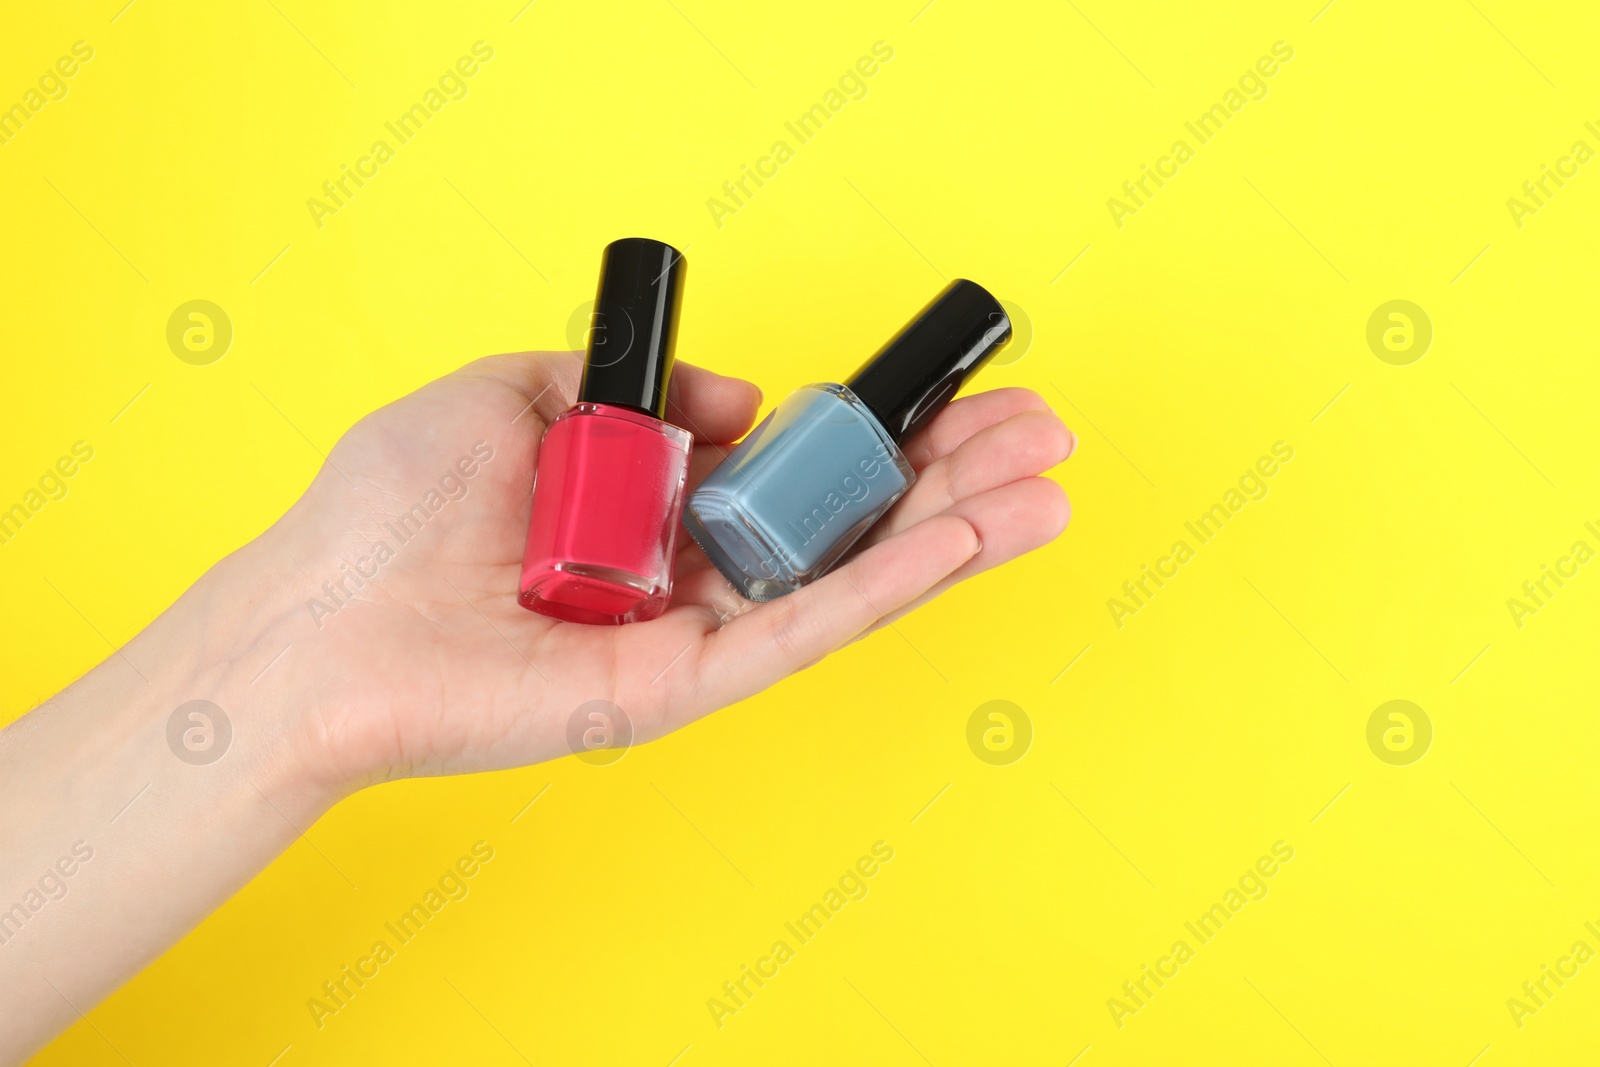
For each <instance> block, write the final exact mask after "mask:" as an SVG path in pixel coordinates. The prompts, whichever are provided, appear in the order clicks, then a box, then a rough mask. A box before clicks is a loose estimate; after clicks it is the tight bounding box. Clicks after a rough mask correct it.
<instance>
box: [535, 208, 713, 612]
mask: <svg viewBox="0 0 1600 1067" xmlns="http://www.w3.org/2000/svg"><path fill="white" fill-rule="evenodd" d="M685 273H686V266H685V263H684V259H683V255H682V253H680V252H678V251H677V249H675V248H673V247H671V246H670V245H666V244H662V243H661V242H660V241H651V240H648V239H646V238H642V237H630V238H626V239H624V240H621V241H614V242H612V243H611V244H610V245H607V246H606V250H605V255H604V257H603V259H602V261H601V266H600V288H599V292H598V293H597V294H596V295H595V306H594V325H593V329H592V330H591V331H590V334H589V346H588V352H587V354H586V356H585V358H584V364H583V381H582V384H581V385H580V386H579V387H578V402H577V403H576V404H574V405H573V406H572V407H570V408H568V409H567V410H566V411H564V412H562V413H561V414H560V415H559V416H557V417H556V419H555V421H553V422H552V423H551V424H550V428H549V430H548V431H546V433H545V436H544V442H543V443H542V444H541V445H540V446H539V463H538V470H537V473H536V475H535V480H534V486H533V516H532V518H531V520H530V521H529V524H528V544H527V549H526V551H525V552H524V553H523V557H522V581H521V583H520V596H519V598H518V600H519V602H520V603H521V604H522V606H523V607H525V608H527V609H529V610H530V611H537V612H539V613H540V614H543V615H549V616H551V617H552V618H556V619H561V620H563V621H566V622H582V623H595V624H610V625H615V624H618V623H624V622H643V621H645V620H647V619H653V618H655V617H656V616H657V615H660V614H661V613H662V612H663V611H665V610H666V607H667V602H668V600H669V599H670V598H671V596H672V567H673V562H674V556H675V554H676V549H677V531H678V524H679V519H680V517H681V515H682V513H683V498H684V482H685V479H686V478H687V476H688V472H689V445H690V441H691V440H692V438H691V436H690V434H689V433H688V432H687V431H685V430H683V429H681V428H679V427H677V426H674V425H672V424H671V423H669V422H667V421H665V415H666V410H667V381H668V378H669V376H670V375H671V371H672V357H673V347H674V344H675V342H676V339H677V319H678V308H679V306H680V304H681V303H682V299H683V279H684V274H685Z"/></svg>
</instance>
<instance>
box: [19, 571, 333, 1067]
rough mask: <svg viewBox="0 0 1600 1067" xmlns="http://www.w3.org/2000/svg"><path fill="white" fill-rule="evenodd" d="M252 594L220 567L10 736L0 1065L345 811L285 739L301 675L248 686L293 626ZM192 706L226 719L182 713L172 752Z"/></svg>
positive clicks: (263, 594)
mask: <svg viewBox="0 0 1600 1067" xmlns="http://www.w3.org/2000/svg"><path fill="white" fill-rule="evenodd" d="M246 551H249V550H246ZM252 580H253V579H252V578H251V577H250V574H249V566H248V563H247V562H246V561H241V560H240V559H239V558H238V557H237V556H236V557H231V558H230V559H229V560H225V561H223V563H221V564H219V565H218V566H217V567H216V568H214V569H213V570H212V572H210V573H209V574H207V575H206V576H205V577H204V578H202V579H201V580H200V582H198V583H196V585H195V586H194V587H193V588H192V589H190V590H189V592H188V593H186V594H185V595H184V596H183V598H181V599H180V600H179V601H178V602H177V603H176V604H174V605H173V606H172V608H170V609H169V610H168V611H167V612H165V613H164V614H162V615H161V616H160V617H159V618H158V619H157V620H156V621H155V622H153V623H152V624H151V625H150V626H149V627H148V628H146V629H145V630H144V631H143V632H142V633H140V634H139V635H138V636H137V637H135V638H134V639H133V640H132V641H131V642H129V644H128V645H127V646H126V647H124V648H123V649H121V650H120V651H119V652H117V653H114V654H113V655H112V656H111V657H110V658H109V659H107V660H106V661H105V662H103V663H101V664H100V665H99V666H97V667H96V668H94V669H93V670H92V671H90V672H89V673H88V674H87V675H85V676H84V677H83V678H81V679H80V680H79V681H77V682H76V683H74V684H73V685H72V686H71V687H70V688H68V689H67V690H65V691H64V692H63V693H61V694H60V695H59V696H57V697H56V698H54V699H53V700H51V701H49V702H48V703H46V704H45V705H44V706H42V707H40V708H38V709H36V710H34V711H33V712H31V713H29V714H28V715H26V716H24V717H23V718H22V719H20V720H18V721H17V722H16V723H14V724H13V725H12V726H10V727H9V728H7V729H6V730H4V731H0V811H3V812H5V818H4V820H3V823H0V1019H4V1020H5V1023H4V1025H3V1026H0V1063H11V1062H14V1061H19V1060H21V1059H22V1058H24V1057H25V1056H27V1055H28V1054H29V1053H31V1052H32V1051H34V1050H35V1049H36V1048H37V1047H38V1046H40V1045H42V1044H43V1043H44V1042H45V1041H47V1040H48V1039H49V1038H50V1037H51V1036H52V1035H54V1034H55V1033H57V1032H59V1031H60V1030H62V1029H64V1028H65V1027H66V1026H67V1025H70V1024H71V1023H72V1022H74V1021H76V1019H77V1018H78V1016H79V1014H80V1013H83V1012H87V1011H89V1009H90V1008H91V1007H92V1006H93V1005H95V1004H96V1003H98V1002H99V1001H100V1000H101V999H102V998H104V997H105V996H106V995H108V994H109V993H110V992H111V991H113V990H114V989H116V988H117V986H119V985H120V984H121V983H122V982H124V981H126V980H127V979H128V978H129V977H131V976H132V975H133V974H135V973H136V972H137V971H139V970H140V969H141V968H142V967H144V966H145V965H146V964H148V963H149V962H150V961H151V960H153V959H155V958H156V957H157V956H159V955H160V954H161V953H162V952H163V951H164V950H165V949H166V948H167V947H169V946H170V945H171V944H173V943H175V942H176V941H177V940H179V939H180V938H181V937H182V936H183V935H184V934H185V933H186V932H187V931H188V930H189V929H191V928H192V927H194V926H195V925H196V924H197V923H198V922H199V921H200V920H201V919H203V918H204V917H205V916H206V915H207V914H209V913H210V912H211V911H212V910H213V909H215V908H216V907H217V906H218V905H219V904H221V903H222V902H223V901H224V900H226V899H227V898H228V897H229V896H230V895H231V894H233V893H234V892H235V891H237V890H238V889H239V888H240V887H241V886H242V885H243V884H244V883H246V882H247V881H249V880H250V878H251V877H253V876H254V875H255V874H256V873H257V872H258V871H260V870H261V869H262V868H264V867H265V866H266V865H267V864H268V863H269V862H271V860H272V858H273V857H274V856H276V855H277V854H278V853H279V852H280V851H282V850H283V849H284V848H286V847H287V846H288V845H289V844H291V843H292V842H293V841H294V840H295V838H296V837H297V835H298V833H299V832H300V831H302V830H304V829H305V828H306V827H308V826H309V825H310V824H311V823H312V822H313V821H315V819H316V818H317V817H318V816H319V815H320V814H321V813H322V812H323V811H324V810H326V808H327V806H328V805H329V804H330V803H331V802H332V800H333V799H334V796H333V795H332V793H331V792H330V791H329V790H327V789H326V788H325V787H324V786H322V785H320V784H315V781H314V779H313V777H312V776H310V775H308V774H307V773H305V771H304V769H303V767H302V765H301V764H300V763H299V761H298V754H297V751H296V747H295V745H294V743H293V742H292V740H291V737H290V734H289V732H288V731H286V730H285V729H284V728H283V725H282V724H283V723H284V722H285V721H288V720H287V717H285V716H284V715H282V714H281V712H282V710H283V705H284V704H285V702H287V701H293V700H295V699H297V698H296V697H295V696H294V695H293V693H292V691H291V685H292V683H289V682H288V675H287V672H285V675H284V676H283V677H282V678H280V679H278V680H276V681H275V680H273V678H272V676H271V672H269V674H268V675H267V676H266V677H263V678H261V679H259V681H258V682H257V683H256V684H252V679H253V677H254V676H255V675H256V674H257V672H259V671H260V670H261V668H262V667H263V666H265V665H266V664H267V663H268V662H269V661H270V660H271V658H272V657H273V655H275V654H276V653H277V652H278V651H279V649H278V647H275V646H273V644H272V642H273V640H274V639H275V635H276V634H277V633H278V632H280V631H281V630H282V628H283V627H284V625H286V624H287V620H286V619H284V618H283V617H282V616H281V613H278V612H276V611H275V609H273V608H271V607H269V606H268V605H270V604H272V603H274V599H273V598H272V597H271V596H270V595H268V592H269V591H268V590H265V589H262V590H253V589H252V588H251V587H250V586H249V584H248V583H249V582H250V581H252ZM258 593H259V595H258ZM195 700H205V701H209V702H211V703H212V704H214V705H216V706H217V707H218V708H221V709H223V710H222V715H220V716H219V715H217V714H216V713H214V712H211V711H210V710H209V709H205V708H198V710H199V711H200V712H201V714H202V715H204V716H205V717H204V718H193V717H191V716H190V714H189V711H186V712H185V713H184V714H183V715H181V716H180V717H179V720H180V721H179V723H178V726H177V727H176V728H175V730H174V731H173V733H174V736H171V737H169V725H170V721H171V720H172V718H173V715H174V711H175V710H176V709H178V708H180V707H181V706H182V705H185V704H188V703H189V702H190V701H195ZM192 710H196V708H191V709H190V711H192ZM223 716H225V717H226V724H224V722H223V721H222V717H223ZM208 719H209V720H210V721H209V729H208V723H207V720H208ZM185 734H187V737H186V736H185ZM229 734H231V736H228V735H229Z"/></svg>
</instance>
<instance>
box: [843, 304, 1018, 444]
mask: <svg viewBox="0 0 1600 1067" xmlns="http://www.w3.org/2000/svg"><path fill="white" fill-rule="evenodd" d="M1009 340H1011V317H1010V316H1009V315H1007V314H1006V312H1005V309H1004V308H1002V307H1001V306H1000V301H998V300H996V299H995V298H994V297H993V296H991V295H990V294H989V291H988V290H987V289H985V288H984V287H983V286H981V285H979V284H978V283H977V282H969V281H967V280H966V279H965V278H957V279H956V280H955V281H953V282H951V283H950V284H949V285H947V286H945V287H944V291H943V292H941V293H940V294H939V295H938V296H936V297H934V298H933V299H932V300H931V301H929V302H928V305H927V306H926V307H924V308H923V309H922V310H921V311H919V312H917V316H916V318H914V319H912V320H911V321H910V322H908V323H906V325H905V326H903V327H901V329H900V332H899V333H897V334H895V335H894V336H893V337H891V338H889V340H888V342H887V343H886V344H885V345H884V346H883V347H882V348H880V349H878V352H877V354H876V355H874V356H873V357H872V358H871V359H869V360H867V361H866V362H865V363H863V364H862V365H861V368H860V369H859V370H857V371H856V372H855V374H854V375H852V376H851V378H850V380H849V381H847V382H845V383H844V384H845V386H846V387H848V388H849V390H850V391H851V392H852V393H855V394H856V396H858V397H860V398H861V402H862V403H864V404H865V405H866V406H867V408H868V410H870V411H871V412H872V413H873V414H874V415H876V416H877V417H878V421H879V422H881V423H883V428H884V429H885V430H887V431H889V436H891V437H893V438H894V439H895V442H896V443H897V444H898V443H902V442H904V441H905V440H906V439H907V438H908V437H910V436H911V435H912V434H914V433H916V432H917V431H918V430H920V429H922V428H923V427H924V426H926V425H927V424H928V421H929V420H930V419H932V418H933V417H934V416H935V415H937V414H938V413H939V409H940V408H942V407H944V405H945V404H946V403H948V402H949V401H950V400H951V398H953V397H954V396H955V395H956V393H957V392H958V391H960V389H961V385H962V383H963V382H965V381H966V380H967V377H968V376H969V375H971V374H972V372H973V371H975V370H977V369H978V368H979V367H981V366H982V365H983V364H984V362H985V361H986V360H988V358H989V357H990V356H991V355H993V354H994V352H995V351H996V350H997V349H999V347H1000V346H1001V345H1003V344H1005V343H1006V342H1007V341H1009Z"/></svg>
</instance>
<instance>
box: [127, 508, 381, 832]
mask: <svg viewBox="0 0 1600 1067" xmlns="http://www.w3.org/2000/svg"><path fill="white" fill-rule="evenodd" d="M282 541H283V535H282V534H281V533H280V532H278V531H276V530H275V531H269V532H268V533H267V534H264V535H263V536H262V537H260V538H258V539H257V540H255V541H252V542H251V543H250V544H248V545H245V546H244V547H243V548H240V549H239V550H237V551H236V552H234V553H232V554H231V555H229V556H227V557H226V558H224V559H223V560H221V561H220V562H219V563H217V564H216V565H215V566H213V567H212V568H211V569H210V570H209V571H207V572H206V573H205V574H204V575H203V576H201V578H200V579H199V580H198V581H197V582H195V584H194V585H193V586H191V587H190V589H189V590H188V591H187V592H185V593H184V594H183V596H182V597H180V598H179V599H178V601H177V602H175V603H174V604H173V605H172V606H171V607H170V608H169V609H168V610H167V611H165V612H163V613H162V615H161V616H159V617H158V618H157V619H156V620H155V621H154V622H153V623H152V624H151V625H150V626H149V627H147V628H146V629H145V630H144V631H142V632H141V633H140V634H139V635H138V636H137V637H135V638H134V639H133V640H132V641H130V642H129V643H128V645H127V646H126V647H125V648H124V649H123V650H122V652H121V653H120V654H119V655H120V657H121V658H123V659H125V660H128V661H129V664H130V666H132V667H133V668H134V669H136V670H138V671H139V672H140V673H141V674H142V675H144V676H145V677H146V679H147V680H148V681H149V682H150V685H149V686H148V687H146V689H147V693H146V695H147V697H148V698H149V699H148V700H147V701H141V702H140V703H146V704H148V705H149V706H148V707H147V708H146V717H147V718H149V719H154V720H157V721H154V722H147V723H146V727H147V728H150V729H155V730H159V731H160V732H163V733H164V735H165V738H166V747H167V748H168V749H169V750H170V751H171V752H172V755H173V757H174V758H175V760H176V761H178V762H181V763H187V764H190V765H192V766H196V767H201V768H215V769H216V770H217V771H219V772H221V773H222V776H225V777H226V778H228V779H230V780H234V781H237V782H239V783H241V784H243V783H244V782H248V783H249V785H250V786H253V787H254V788H255V789H256V790H259V791H260V792H261V793H263V794H264V795H265V796H267V797H268V798H269V799H271V800H272V801H273V803H274V804H276V805H279V806H280V807H283V808H284V810H285V811H288V810H289V809H290V808H291V807H292V808H293V809H295V810H297V811H299V812H301V813H302V814H303V815H304V816H305V821H304V822H303V823H301V824H300V825H302V826H304V825H309V823H310V822H311V821H312V820H314V819H315V818H316V817H317V815H319V814H321V812H322V811H325V810H326V809H327V808H329V807H331V806H332V805H333V803H334V802H336V801H337V800H338V799H339V798H340V797H342V796H344V795H346V794H348V793H349V792H351V791H352V790H353V789H354V788H355V787H356V784H357V783H356V782H355V781H353V780H351V779H349V778H348V777H347V776H345V775H343V774H341V773H339V772H338V771H337V770H335V769H334V768H332V767H330V766H329V763H328V761H327V760H326V759H325V758H324V755H323V753H324V751H325V746H324V745H322V744H320V743H319V742H320V740H321V739H319V738H318V737H317V736H315V735H316V731H315V730H313V729H311V728H310V726H311V724H313V723H315V722H316V721H317V718H316V716H314V715H312V714H310V712H311V711H312V710H313V709H315V708H316V706H317V705H318V703H319V700H320V694H319V692H318V682H319V679H320V678H321V677H322V676H323V671H322V669H321V664H320V662H319V657H318V652H319V650H318V648H317V642H316V641H315V640H314V636H315V630H314V628H311V627H308V626H307V625H306V619H305V607H304V604H303V603H299V602H297V601H296V600H295V597H294V591H295V590H296V589H297V588H298V583H297V579H296V575H295V574H294V573H293V568H292V567H291V566H287V565H285V561H286V560H292V559H295V558H303V557H297V556H296V555H295V554H294V553H292V552H288V551H284V546H283V544H282ZM297 821H298V820H297Z"/></svg>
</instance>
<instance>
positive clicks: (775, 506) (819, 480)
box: [683, 384, 916, 600]
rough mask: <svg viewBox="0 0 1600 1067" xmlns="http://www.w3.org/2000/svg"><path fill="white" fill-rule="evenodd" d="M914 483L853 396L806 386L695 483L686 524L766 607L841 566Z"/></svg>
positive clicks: (734, 579)
mask: <svg viewBox="0 0 1600 1067" xmlns="http://www.w3.org/2000/svg"><path fill="white" fill-rule="evenodd" d="M915 477H916V475H915V474H914V473H913V472H912V470H911V464H910V463H908V462H907V461H906V458H905V456H904V455H902V454H901V452H900V449H899V447H898V446H897V445H896V444H895V442H894V438H892V437H891V436H890V435H889V433H888V432H887V431H886V430H885V429H884V428H883V425H882V424H881V423H879V421H878V420H877V418H876V417H875V416H874V415H873V414H872V413H871V412H870V411H869V410H867V407H866V405H865V404H863V403H862V402H861V400H860V398H858V397H857V396H856V394H855V393H853V392H851V391H850V390H849V389H848V388H846V387H845V386H843V385H835V384H821V385H808V386H805V387H803V388H800V389H797V390H795V391H794V393H792V394H790V396H789V397H788V398H787V399H785V400H784V401H783V403H781V404H779V405H778V406H777V408H775V409H774V410H773V412H772V413H771V414H770V415H768V416H767V417H766V419H765V420H763V421H762V423H761V425H760V426H757V427H756V428H755V429H754V430H752V431H751V432H750V434H749V436H747V437H746V438H745V439H744V440H743V441H742V442H740V444H739V446H738V447H737V448H735V449H734V450H733V452H732V453H730V454H729V456H728V458H727V459H725V460H724V461H723V462H722V463H721V464H720V465H719V466H718V467H717V469H716V470H714V471H712V473H711V474H710V475H709V476H708V477H707V478H706V480H705V481H704V482H702V483H701V484H700V487H699V488H698V489H696V490H695V492H694V494H693V495H692V496H691V497H690V498H689V503H688V506H687V508H686V509H685V510H684V515H683V524H684V526H685V527H687V529H688V530H689V533H690V535H691V536H693V537H694V539H695V542H696V543H697V544H698V545H699V546H700V547H701V549H703V550H704V551H705V553H706V555H707V556H708V557H709V558H710V560H711V562H712V563H714V564H715V565H716V567H717V569H718V570H720V571H721V572H722V573H723V575H724V576H725V577H726V578H727V579H728V580H729V581H730V582H732V583H733V584H734V586H735V587H736V588H737V589H738V590H739V592H740V593H741V594H742V595H743V596H744V597H745V598H746V599H749V600H772V599H774V598H775V597H780V596H783V595H784V594H786V593H791V592H793V591H795V590H796V589H798V588H800V587H801V586H803V585H805V584H807V583H808V582H810V581H812V580H813V579H815V578H817V577H819V576H820V575H821V574H823V573H824V572H825V571H827V570H828V569H829V568H830V567H832V566H833V565H834V564H835V563H836V562H838V560H839V558H840V557H841V556H843V555H844V554H845V553H846V552H848V551H849V550H850V546H852V545H853V544H855V543H856V540H857V539H858V538H860V536H861V535H862V534H863V533H865V532H866V531H867V529H868V528H869V527H870V526H871V525H872V524H873V523H875V522H877V521H878V519H879V518H881V517H882V515H883V513H884V512H885V511H887V510H888V509H889V508H890V506H891V505H893V504H894V502H895V501H896V500H899V499H900V497H901V496H902V495H903V494H904V493H905V491H906V490H907V489H909V488H910V487H911V483H912V481H913V480H914V479H915Z"/></svg>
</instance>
